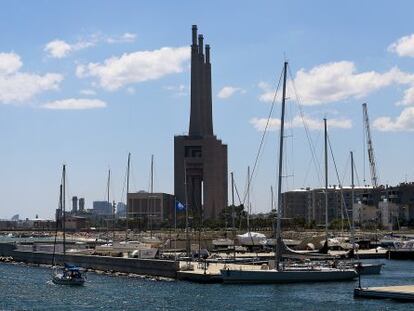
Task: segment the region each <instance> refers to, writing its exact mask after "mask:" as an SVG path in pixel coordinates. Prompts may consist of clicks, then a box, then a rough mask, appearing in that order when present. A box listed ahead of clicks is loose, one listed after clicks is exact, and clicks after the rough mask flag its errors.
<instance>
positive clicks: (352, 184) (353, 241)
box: [351, 151, 355, 251]
mask: <svg viewBox="0 0 414 311" xmlns="http://www.w3.org/2000/svg"><path fill="white" fill-rule="evenodd" d="M354 189H355V184H354V153H353V152H352V151H351V210H352V228H351V243H352V249H353V250H354V251H355V221H354V219H355V218H354V202H355V190H354Z"/></svg>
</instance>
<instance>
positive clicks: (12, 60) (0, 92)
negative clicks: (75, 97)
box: [0, 53, 63, 104]
mask: <svg viewBox="0 0 414 311" xmlns="http://www.w3.org/2000/svg"><path fill="white" fill-rule="evenodd" d="M22 66H23V63H22V61H21V60H20V56H19V55H17V54H15V53H0V102H1V103H5V104H9V103H17V102H24V101H26V100H29V99H31V98H32V97H33V96H35V95H36V94H39V93H41V92H44V91H47V90H56V89H58V88H59V84H60V82H61V81H62V80H63V76H62V75H60V74H56V73H46V74H45V75H37V74H33V73H25V72H20V71H19V69H20V68H21V67H22Z"/></svg>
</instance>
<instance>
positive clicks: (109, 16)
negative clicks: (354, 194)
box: [0, 1, 414, 218]
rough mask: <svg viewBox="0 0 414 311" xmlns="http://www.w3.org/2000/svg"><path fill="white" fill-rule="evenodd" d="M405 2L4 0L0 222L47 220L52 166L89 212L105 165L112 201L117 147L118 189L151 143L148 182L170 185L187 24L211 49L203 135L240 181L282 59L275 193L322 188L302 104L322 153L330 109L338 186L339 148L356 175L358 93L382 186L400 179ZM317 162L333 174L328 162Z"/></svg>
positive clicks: (54, 187) (342, 165) (270, 144)
mask: <svg viewBox="0 0 414 311" xmlns="http://www.w3.org/2000/svg"><path fill="white" fill-rule="evenodd" d="M413 10H414V4H412V2H411V1H398V2H393V3H391V2H389V1H363V2H362V1H346V2H335V3H334V2H333V1H284V2H282V1H208V2H205V1H203V2H201V1H147V2H144V1H142V2H141V1H70V2H69V1H66V2H64V1H59V2H56V1H36V2H35V1H26V2H20V3H17V2H15V1H2V3H1V4H0V28H1V29H2V31H1V38H2V39H1V41H0V142H1V144H0V195H1V198H2V200H1V201H2V202H1V205H0V218H9V217H11V216H12V215H14V214H16V213H19V214H20V215H21V217H29V218H32V217H34V216H35V215H36V214H38V215H39V216H40V217H43V218H46V217H52V216H53V214H54V209H55V208H56V207H57V201H58V195H59V194H58V189H59V182H60V172H61V165H62V163H66V164H67V166H68V198H69V197H71V196H72V195H78V196H83V197H85V199H86V207H87V208H91V207H92V201H94V200H103V199H104V198H105V196H106V194H105V185H106V175H107V170H108V168H109V167H110V168H111V170H112V174H113V178H112V185H111V197H112V198H113V199H114V200H116V201H120V200H123V197H124V192H125V190H123V189H124V177H125V169H126V161H127V154H128V152H131V153H132V168H133V169H132V177H131V190H140V189H146V190H147V189H148V186H149V172H150V158H151V154H154V156H155V190H156V191H163V192H169V193H173V189H174V185H173V136H174V135H175V134H182V133H185V132H187V130H188V121H189V120H188V117H189V103H190V99H189V87H188V85H189V81H190V75H189V49H188V47H189V45H190V43H191V42H190V40H191V25H193V24H197V25H198V28H199V31H200V33H203V34H204V36H205V42H206V43H209V44H210V45H211V48H212V52H211V53H212V56H211V58H212V66H213V73H212V79H213V115H214V131H215V134H216V135H217V136H218V137H219V138H220V139H222V140H223V142H224V143H226V144H228V146H229V147H228V148H229V172H230V171H234V174H235V177H236V184H237V186H238V188H239V191H240V192H243V190H244V185H245V179H246V175H247V166H248V165H251V166H252V165H253V162H254V158H255V155H256V152H257V148H258V145H259V141H260V137H261V135H262V133H263V132H262V131H261V129H262V125H263V122H264V120H265V118H266V117H267V115H268V112H269V109H270V106H271V103H270V102H269V98H271V97H272V94H273V92H274V90H275V86H276V83H277V80H278V77H279V75H280V72H281V69H282V65H283V61H284V59H285V58H286V59H288V60H289V64H290V70H291V72H292V76H293V77H292V78H293V81H294V84H295V86H296V88H297V93H298V94H299V96H300V100H298V99H297V98H296V96H295V94H294V93H293V92H292V87H291V85H292V81H291V82H290V84H289V90H288V96H289V101H288V104H289V108H288V111H289V113H288V116H289V121H288V126H289V130H288V133H289V136H291V135H293V138H289V139H288V140H287V148H286V149H287V153H286V158H287V162H288V165H287V169H286V171H285V174H286V175H294V178H292V177H289V178H287V179H286V183H285V184H286V186H285V187H284V189H292V188H298V187H303V186H311V187H317V186H320V185H321V183H320V181H319V180H318V178H317V177H316V176H317V173H316V168H315V166H314V165H312V162H311V154H310V148H309V144H308V142H307V139H306V136H305V132H304V129H303V125H302V123H303V121H302V119H301V118H300V117H298V112H299V110H298V107H299V104H300V106H301V107H302V109H303V113H304V116H305V118H304V119H305V122H306V124H307V125H308V127H309V128H310V129H311V130H310V134H311V136H312V140H313V143H314V146H315V149H316V150H317V151H316V153H317V156H318V158H319V159H318V160H319V161H322V148H321V146H322V145H321V143H322V137H321V129H320V127H321V124H322V123H321V122H322V118H323V117H327V118H328V125H329V129H330V139H331V142H332V147H333V150H334V153H335V160H336V162H337V165H338V168H339V171H340V175H341V176H344V177H345V179H344V181H343V182H344V184H347V183H349V167H348V168H347V167H346V166H347V162H348V160H349V151H350V150H353V151H354V153H355V160H356V165H357V168H358V175H359V179H360V182H361V183H362V178H363V163H362V162H363V159H364V157H363V137H362V133H363V132H362V110H361V104H362V103H363V102H367V103H368V109H369V115H370V119H371V126H372V134H373V140H374V148H375V154H376V159H377V165H378V175H379V179H380V182H381V183H383V184H397V183H399V182H401V181H405V180H408V181H412V180H413V179H414V169H413V166H412V158H413V155H414V147H413V144H412V138H413V131H414V36H413V34H414V28H413V26H412V12H413ZM279 110H280V104H279V103H276V104H275V112H274V114H273V116H272V118H273V119H272V121H271V124H272V127H271V130H272V131H270V132H269V135H267V137H266V143H265V148H264V150H263V155H262V156H261V158H260V161H259V166H258V168H257V171H256V174H255V175H254V179H253V185H252V205H253V211H254V212H259V211H267V210H269V208H270V207H269V200H270V194H269V192H270V190H269V189H270V186H271V185H272V184H273V185H274V184H275V180H276V159H277V152H276V149H277V144H276V142H277V130H275V129H276V128H277V124H278V118H279ZM365 158H366V157H365ZM348 166H349V163H348ZM365 166H366V173H365V175H366V178H367V180H369V171H368V169H367V168H368V167H367V165H365ZM330 171H331V173H330V180H331V182H330V183H331V184H337V183H338V182H337V180H336V178H335V174H334V172H333V166H332V163H331V164H330ZM319 174H321V172H319Z"/></svg>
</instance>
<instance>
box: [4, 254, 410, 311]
mask: <svg viewBox="0 0 414 311" xmlns="http://www.w3.org/2000/svg"><path fill="white" fill-rule="evenodd" d="M368 262H382V263H385V264H386V265H385V266H384V269H383V274H382V275H381V276H379V275H368V276H365V277H364V278H363V279H362V286H368V285H369V286H371V287H380V286H390V285H391V284H392V285H405V284H409V283H414V265H413V264H412V263H410V262H409V261H385V260H379V261H368ZM50 273H51V268H50V267H49V268H48V267H38V266H33V265H30V266H27V265H20V264H5V263H0V274H1V275H2V279H1V280H0V291H1V292H2V294H3V296H2V300H1V301H0V308H1V309H6V310H10V309H12V310H14V309H31V308H32V307H33V305H36V306H37V309H41V310H55V309H56V308H59V309H60V310H71V309H72V308H75V307H76V308H77V309H78V310H88V309H90V308H92V307H94V308H99V309H100V310H113V309H120V308H121V309H124V310H136V309H138V308H139V309H142V310H154V309H161V310H162V309H166V310H191V309H198V310H222V309H223V308H227V309H229V310H243V311H244V310H246V311H247V310H257V309H260V310H264V311H267V310H275V306H278V308H281V309H283V310H287V311H293V310H297V309H305V310H315V311H316V310H324V311H325V310H332V309H335V310H338V311H342V310H350V309H355V310H361V311H369V310H384V309H385V310H387V309H390V310H397V311H400V310H408V309H410V305H407V304H401V303H398V302H393V301H392V300H376V299H354V298H353V290H354V287H356V286H357V283H358V282H357V281H351V282H333V283H332V282H331V283H311V284H280V285H277V284H273V285H251V286H245V285H238V284H228V285H225V284H220V283H218V284H198V283H194V282H185V281H171V280H168V279H165V280H161V281H159V280H158V281H157V280H156V278H142V277H139V276H136V275H133V274H124V275H121V276H112V275H114V274H112V275H111V274H110V275H105V274H97V273H94V272H88V273H87V281H86V283H85V286H83V287H82V288H76V287H68V288H66V287H65V288H64V289H63V288H62V287H61V286H57V285H54V284H53V283H51V282H50ZM72 295H76V297H77V299H76V300H73V299H72V298H71V296H72ZM46 301H47V303H46ZM78 304H79V305H78Z"/></svg>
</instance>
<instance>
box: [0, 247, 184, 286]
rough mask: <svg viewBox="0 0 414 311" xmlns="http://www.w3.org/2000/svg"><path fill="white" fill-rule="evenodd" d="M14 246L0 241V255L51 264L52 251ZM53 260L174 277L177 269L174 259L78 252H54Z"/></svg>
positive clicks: (97, 267)
mask: <svg viewBox="0 0 414 311" xmlns="http://www.w3.org/2000/svg"><path fill="white" fill-rule="evenodd" d="M15 248H16V246H15V245H14V244H9V243H0V256H10V257H13V259H14V260H15V261H19V262H25V263H34V264H52V260H53V254H52V253H46V252H32V251H18V250H16V249H15ZM55 262H56V264H58V265H59V264H60V265H62V264H63V263H64V262H68V263H73V264H76V265H78V266H80V267H82V268H86V269H93V270H103V271H115V272H124V273H134V274H141V275H148V276H161V277H167V278H176V277H177V274H176V273H177V271H178V269H179V263H178V262H177V261H174V260H160V259H137V258H121V257H110V256H96V255H80V254H66V256H65V257H63V255H62V254H55Z"/></svg>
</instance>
